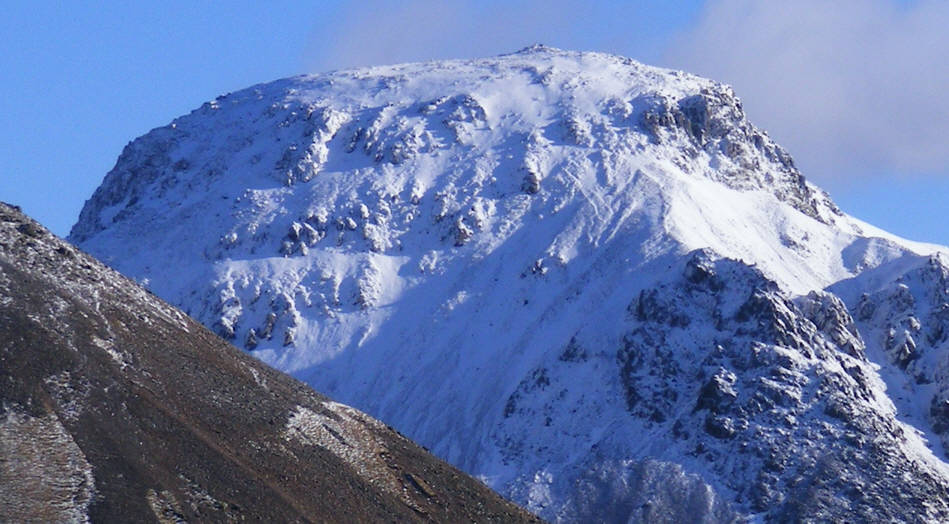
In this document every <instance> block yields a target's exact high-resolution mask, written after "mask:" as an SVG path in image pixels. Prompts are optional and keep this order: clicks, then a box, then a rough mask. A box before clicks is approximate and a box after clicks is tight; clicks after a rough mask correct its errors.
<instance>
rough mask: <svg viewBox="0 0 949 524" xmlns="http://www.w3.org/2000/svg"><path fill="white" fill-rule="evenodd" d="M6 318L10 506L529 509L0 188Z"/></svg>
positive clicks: (261, 513)
mask: <svg viewBox="0 0 949 524" xmlns="http://www.w3.org/2000/svg"><path fill="white" fill-rule="evenodd" d="M0 334H2V336H0V362H2V365H0V402H2V404H0V406H2V408H0V520H3V521H8V522H23V521H46V522H56V521H58V522H62V521H78V522H82V521H89V520H92V521H111V522H115V521H125V522H149V521H160V522H182V521H191V522H195V521H204V522H207V521H239V520H250V521H282V522H291V521H325V520H332V521H352V522H367V521H396V520H397V521H428V520H433V519H434V520H437V521H482V520H485V521H498V522H508V521H530V520H533V518H532V517H531V516H530V515H528V514H527V513H525V512H524V511H522V510H520V509H519V508H517V507H515V506H514V505H512V504H510V503H508V502H506V501H504V500H503V499H501V498H500V497H499V496H497V495H496V494H494V493H493V492H491V491H490V490H489V489H488V488H486V487H485V486H484V485H482V484H481V483H479V482H478V481H476V480H474V479H471V478H470V477H467V476H466V475H464V474H463V473H461V472H459V471H458V470H456V469H454V468H452V467H450V466H448V465H447V464H445V463H444V462H442V461H440V460H438V459H436V458H434V457H432V456H431V455H430V454H428V453H427V452H425V451H424V450H422V449H421V448H419V447H418V446H416V445H414V444H413V443H412V442H410V441H408V440H407V439H405V438H404V437H402V436H401V435H399V434H398V433H396V432H395V431H393V430H392V429H391V428H388V427H387V426H385V425H384V424H382V423H380V422H378V421H376V420H374V419H372V418H370V417H368V416H367V415H365V414H363V413H361V412H359V411H356V410H354V409H352V408H349V407H347V406H344V405H342V404H338V403H335V402H333V401H331V400H329V399H327V398H326V397H324V396H322V395H320V394H318V393H315V392H313V391H312V390H311V389H310V388H308V387H307V386H305V385H303V384H301V383H299V382H297V381H295V380H293V379H291V378H289V377H288V376H286V375H283V374H281V373H279V372H277V371H275V370H273V369H271V368H269V367H267V366H265V365H262V364H261V363H260V362H259V361H257V360H256V359H254V358H252V357H249V356H247V355H245V354H243V353H242V352H240V351H239V350H237V349H235V348H233V347H231V346H229V345H228V344H227V343H225V342H224V341H222V340H221V339H219V338H218V337H216V336H215V335H213V334H212V333H210V332H209V331H207V330H206V329H205V328H203V327H202V326H200V325H199V324H197V323H195V322H194V321H192V320H191V319H189V318H188V317H187V316H185V315H184V314H183V313H181V312H180V311H178V310H176V309H175V308H173V307H171V306H169V305H168V304H166V303H164V302H162V301H161V300H159V299H157V298H156V297H154V296H153V295H151V294H149V293H148V292H146V291H145V290H143V289H142V288H140V287H139V286H137V285H136V284H135V283H134V282H132V281H130V280H128V279H126V278H124V277H122V276H120V275H118V274H117V273H115V272H114V271H112V270H110V269H107V268H106V267H104V266H103V265H101V264H100V263H99V262H97V261H96V260H94V259H93V258H91V257H89V256H88V255H86V254H84V253H82V252H80V251H79V250H78V249H76V248H74V247H73V246H71V245H69V244H67V243H66V242H64V241H62V240H59V239H58V238H55V237H54V236H53V235H52V234H50V233H49V232H48V231H46V230H45V229H44V228H43V227H41V226H40V225H38V224H36V223H35V222H33V221H32V220H30V219H29V218H27V217H26V216H24V215H23V214H22V213H20V212H19V210H18V209H16V208H14V207H11V206H8V205H5V204H2V205H0Z"/></svg>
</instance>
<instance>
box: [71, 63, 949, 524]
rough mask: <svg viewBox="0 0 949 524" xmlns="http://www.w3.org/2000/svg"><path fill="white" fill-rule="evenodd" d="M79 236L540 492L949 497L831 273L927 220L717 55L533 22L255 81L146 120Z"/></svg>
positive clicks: (674, 505) (200, 313)
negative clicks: (838, 196)
mask: <svg viewBox="0 0 949 524" xmlns="http://www.w3.org/2000/svg"><path fill="white" fill-rule="evenodd" d="M71 238H72V239H74V240H75V241H77V242H79V243H80V245H82V246H83V247H84V248H85V249H87V250H89V251H90V252H92V253H95V254H96V255H98V256H100V257H102V258H103V259H105V260H107V261H108V263H110V264H112V265H113V266H115V267H116V268H117V269H119V270H120V271H122V272H124V273H126V274H128V275H131V276H133V277H134V278H136V279H138V280H139V281H141V282H142V283H144V284H145V285H147V286H149V287H150V289H152V290H153V291H154V292H155V293H157V294H159V295H160V296H162V297H165V298H166V299H167V300H169V301H171V302H172V303H174V304H177V305H179V306H181V307H182V308H184V309H185V310H186V311H188V312H189V314H191V315H193V316H194V317H195V318H197V319H199V320H200V321H201V322H202V323H204V324H205V325H207V326H209V327H211V328H212V329H214V330H215V331H216V332H217V333H219V334H221V335H222V336H224V337H227V338H230V339H232V340H234V341H235V343H236V344H238V345H243V347H244V348H245V349H247V350H248V351H250V352H252V354H254V355H255V356H257V357H259V358H261V359H263V360H265V361H266V362H269V363H271V364H273V365H275V366H277V367H278V368H280V369H283V370H285V371H288V372H290V373H292V374H294V375H295V376H296V377H298V378H301V379H303V380H305V381H306V382H308V383H309V384H311V385H314V386H315V387H317V388H318V389H321V390H325V391H327V392H328V393H330V394H332V395H335V396H337V397H338V398H340V399H341V400H343V401H345V402H348V403H352V404H353V405H355V406H358V407H359V408H360V409H364V410H366V411H367V412H369V413H371V414H373V415H374V416H377V417H379V418H380V419H382V420H385V421H386V422H387V423H389V424H392V425H393V426H395V427H396V428H398V429H399V430H400V431H404V432H405V433H406V434H408V435H410V436H411V437H412V438H415V439H416V440H418V441H419V442H422V443H424V445H426V446H428V447H429V448H431V449H432V450H433V451H434V452H435V453H436V454H438V455H439V456H441V457H444V458H446V459H447V460H449V461H450V462H452V463H453V464H455V465H457V466H459V467H461V468H462V469H464V470H466V471H468V472H470V473H473V474H476V475H478V476H480V477H482V478H483V479H485V480H486V481H487V482H488V483H489V484H490V485H492V486H494V487H496V488H498V489H500V490H501V491H502V492H503V493H505V494H508V495H510V496H511V497H513V498H514V499H515V500H517V501H519V502H522V503H525V504H527V505H528V506H529V507H530V508H531V509H533V510H535V511H538V512H540V514H541V515H542V516H545V517H549V518H552V519H564V520H588V519H590V518H595V517H596V518H606V519H616V520H625V519H626V517H633V518H641V519H647V520H649V519H652V518H654V517H656V515H658V514H669V515H671V513H670V512H672V511H674V510H678V511H687V513H684V514H682V515H683V518H685V517H688V519H689V520H693V519H695V518H697V516H698V515H704V517H703V518H706V519H707V520H710V521H716V520H727V519H728V518H730V516H731V515H733V514H735V513H739V514H744V515H752V514H762V513H763V514H766V515H769V516H772V517H776V518H777V517H788V516H798V517H804V516H811V517H815V518H833V517H839V516H841V515H843V514H845V513H848V512H861V513H864V514H867V515H869V514H880V515H892V516H894V517H903V518H912V517H918V518H923V519H926V518H938V517H945V515H946V511H949V510H947V506H946V504H947V503H946V502H945V497H943V496H941V495H940V494H941V493H943V492H944V489H945V486H946V478H947V477H946V473H945V465H944V464H943V463H942V462H941V461H940V460H939V459H938V458H937V457H936V456H934V455H933V453H932V450H930V449H929V448H927V445H928V443H927V442H925V441H924V440H923V439H921V438H920V437H919V435H918V434H917V433H916V432H915V431H914V430H912V428H909V427H907V426H904V425H903V423H902V422H900V421H899V419H898V412H897V411H896V409H894V406H893V404H892V403H891V401H890V400H889V399H888V397H887V394H886V392H885V388H884V382H883V381H881V380H880V379H879V374H878V373H877V371H876V369H875V366H874V363H872V362H870V361H868V360H867V358H866V356H865V355H864V351H863V347H864V341H863V339H862V337H861V335H860V332H859V330H858V329H857V328H856V327H854V325H853V321H852V319H851V317H850V314H849V312H848V310H847V308H846V307H844V306H843V305H842V304H841V303H840V302H839V300H838V299H836V298H834V297H833V296H832V295H830V294H827V293H824V292H822V291H821V290H822V289H824V288H825V287H827V286H829V285H831V284H833V283H835V282H839V281H841V280H843V279H848V278H852V277H854V276H856V275H859V274H860V273H861V272H863V271H865V270H867V269H870V268H874V267H877V266H881V265H886V264H888V263H891V262H892V261H895V260H899V259H901V258H902V257H906V256H910V255H912V254H913V253H914V252H916V253H928V252H931V251H933V250H935V249H936V248H933V247H929V246H921V245H915V244H911V243H908V242H905V241H902V240H900V239H897V238H895V237H893V236H891V235H888V234H887V233H885V232H882V231H879V230H877V229H875V228H873V227H872V226H868V225H866V224H863V223H861V222H860V221H858V220H855V219H853V218H851V217H848V216H846V215H844V214H842V213H841V212H840V210H839V209H837V207H836V206H835V205H834V204H833V202H831V201H830V199H829V198H828V197H827V195H826V194H825V193H824V192H822V191H821V190H820V189H818V188H816V187H815V186H813V185H812V184H810V183H809V182H807V181H806V180H805V179H804V178H803V176H802V175H801V174H800V173H799V172H798V170H797V169H796V168H795V167H794V164H793V161H792V160H791V158H790V156H789V155H788V154H787V153H786V152H785V151H784V150H783V149H781V148H780V147H779V146H778V145H776V144H775V143H774V142H773V141H771V140H770V139H769V138H768V137H767V135H766V134H765V133H764V132H762V131H760V130H759V129H757V128H756V127H754V126H753V125H752V124H751V123H749V122H748V121H747V119H746V118H745V116H744V113H743V112H742V108H741V103H740V101H739V100H738V98H737V97H736V96H735V95H734V93H732V91H731V89H730V88H728V87H727V86H723V85H720V84H716V83H714V82H712V81H709V80H705V79H701V78H697V77H694V76H691V75H688V74H684V73H681V72H674V71H667V70H661V69H657V68H651V67H647V66H644V65H642V64H638V63H636V62H634V61H631V60H628V59H624V58H620V57H615V56H609V55H602V54H595V53H572V52H566V51H560V50H555V49H550V48H544V47H533V48H529V49H525V50H523V51H521V52H519V53H515V54H512V55H506V56H502V57H497V58H492V59H484V60H472V61H449V62H432V63H424V64H407V65H400V66H391V67H379V68H370V69H360V70H354V71H341V72H334V73H328V74H324V75H314V76H304V77H298V78H291V79H286V80H280V81H277V82H273V83H270V84H263V85H259V86H255V87H252V88H249V89H247V90H244V91H240V92H237V93H233V94H230V95H227V96H223V97H220V98H218V99H216V100H214V101H213V102H210V103H208V104H206V105H205V106H203V107H202V108H200V109H198V110H196V111H195V112H193V113H192V114H190V115H187V116H184V117H181V118H178V119H176V120H175V121H173V122H172V123H171V124H170V125H169V126H167V127H164V128H160V129H156V130H153V131H152V132H150V133H149V134H147V135H145V136H144V137H142V138H139V139H137V140H135V141H133V142H132V143H130V144H129V145H128V146H127V147H126V149H125V151H123V153H122V155H121V157H120V158H119V160H118V162H117V164H116V166H115V168H114V169H113V170H112V171H111V172H110V173H109V174H108V175H107V176H106V178H105V180H104V181H103V184H102V186H100V187H99V189H97V190H96V192H95V194H94V195H93V197H92V198H91V199H90V200H89V201H88V202H87V204H86V206H85V207H84V209H83V211H82V214H81V216H80V219H79V222H78V223H77V224H76V226H75V227H74V229H73V231H72V236H71ZM706 274H707V276H705V277H703V276H702V275H706ZM703 286H704V287H703ZM812 291H814V292H818V293H816V294H814V295H809V293H810V292H812ZM884 365H888V364H886V363H884ZM683 428H685V429H683ZM803 479H812V480H813V481H814V482H818V481H820V482H824V484H820V483H819V482H818V484H819V487H817V488H815V489H814V490H810V489H809V488H807V487H806V486H807V482H806V481H805V480H803ZM841 482H845V483H847V485H848V486H851V487H852V486H859V488H853V489H849V488H848V489H842V488H841V486H840V483H841ZM683 508H687V509H683ZM670 518H674V515H673V517H670Z"/></svg>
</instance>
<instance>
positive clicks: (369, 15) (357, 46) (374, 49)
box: [305, 0, 586, 71]
mask: <svg viewBox="0 0 949 524" xmlns="http://www.w3.org/2000/svg"><path fill="white" fill-rule="evenodd" d="M585 10H586V9H585V8H583V7H582V4H580V7H578V5H576V4H574V3H572V2H569V1H566V0H555V1H546V2H545V1H540V0H520V1H509V2H502V1H495V0H492V1H474V0H464V1H451V2H447V1H439V0H405V1H401V2H391V1H385V0H363V1H361V2H359V3H353V4H350V5H347V7H346V9H345V10H344V11H342V12H341V13H340V15H339V19H338V20H337V21H336V25H335V26H334V27H332V28H330V30H328V31H326V32H323V33H320V34H316V35H314V39H313V40H312V41H311V42H310V45H309V52H308V53H307V55H308V56H307V57H306V59H305V61H306V62H307V63H306V64H305V65H306V66H307V68H308V69H310V70H313V71H322V70H327V69H340V68H347V67H358V66H367V65H380V64H393V63H400V62H410V61H412V62H414V61H423V60H431V59H443V58H472V57H484V56H493V55H497V54H501V53H510V52H514V51H517V50H518V49H521V48H523V47H526V46H528V45H530V44H533V43H545V44H548V45H558V44H557V43H556V42H554V40H561V39H562V37H563V36H564V35H570V34H571V33H572V32H573V29H572V24H573V22H575V21H576V19H577V18H576V17H577V16H578V15H582V14H583V11H585Z"/></svg>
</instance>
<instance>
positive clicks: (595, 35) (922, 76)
mask: <svg viewBox="0 0 949 524" xmlns="http://www.w3.org/2000/svg"><path fill="white" fill-rule="evenodd" d="M7 4H12V5H5V9H4V16H3V18H2V19H0V43H2V45H3V49H4V52H3V53H0V71H2V72H3V73H2V75H3V76H2V81H0V115H2V118H3V122H2V123H3V125H2V127H0V144H2V147H0V162H2V170H0V200H4V201H7V202H11V203H14V204H18V205H21V206H22V207H23V208H24V210H25V211H27V212H28V213H30V214H32V215H33V216H34V217H36V218H37V219H39V220H40V221H42V222H43V223H45V224H46V225H47V226H49V227H50V228H51V229H52V230H53V231H54V232H55V233H57V234H60V235H65V234H66V233H67V232H68V229H69V227H70V226H71V225H72V224H73V223H74V222H75V219H76V217H77V216H78V213H79V210H80V209H81V207H82V204H83V202H84V200H85V199H86V198H88V197H89V196H90V195H91V194H92V192H93V191H94V190H95V188H96V187H97V186H98V184H99V183H100V182H101V180H102V177H103V176H104V175H105V173H106V172H107V171H108V170H109V169H110V168H111V167H112V165H113V164H114V162H115V159H116V158H117V157H118V154H119V153H120V152H121V150H122V147H123V146H124V145H125V144H126V143H127V142H128V141H130V140H132V139H133V138H135V137H137V136H139V135H141V134H144V133H145V132H147V131H148V130H149V129H151V128H154V127H158V126H162V125H165V124H167V123H168V122H169V121H171V120H172V119H173V118H174V117H176V116H179V115H181V114H184V113H187V112H189V111H190V110H192V109H194V108H195V107H197V106H199V105H200V104H201V103H203V102H205V101H207V100H211V99H213V98H214V97H216V96H217V95H219V94H223V93H226V92H229V91H233V90H237V89H240V88H243V87H247V86H249V85H252V84H255V83H259V82H266V81H269V80H274V79H276V78H280V77H284V76H289V75H293V74H297V73H306V72H319V71H325V70H330V69H338V68H345V67H353V66H360V65H372V64H380V63H393V62H404V61H415V60H427V59H437V58H458V57H478V56H490V55H495V54H500V53H505V52H511V51H514V50H517V49H519V48H522V47H524V46H526V45H529V44H531V43H536V42H540V43H544V44H548V45H553V46H556V47H562V48H569V49H578V50H596V51H606V52H612V53H617V54H622V55H625V56H630V57H632V58H635V59H638V60H640V61H643V62H646V63H651V64H654V65H662V66H667V67H675V68H680V69H686V70H689V71H692V72H695V73H699V74H702V75H704V76H709V77H711V78H715V79H717V80H721V81H725V82H727V83H730V84H732V85H733V86H734V87H735V89H736V91H737V93H738V94H739V96H741V97H742V99H743V101H744V103H745V104H744V105H745V108H746V110H747V112H748V113H749V117H750V118H751V119H752V121H754V122H755V123H756V124H758V125H759V126H760V127H763V128H765V129H767V130H768V131H769V133H770V134H771V135H772V136H773V137H774V138H776V139H777V140H778V142H780V143H781V144H783V145H785V146H786V147H787V148H788V149H789V150H790V152H791V154H792V155H793V156H794V158H795V160H796V161H797V163H798V165H799V166H800V167H801V168H802V171H803V172H804V174H805V175H806V176H808V178H810V179H811V180H813V181H815V182H817V183H818V184H820V185H821V186H822V187H824V188H825V189H827V190H828V191H829V192H830V193H831V196H832V197H833V198H834V199H835V200H836V201H837V202H838V204H839V205H840V206H841V207H843V208H844V210H846V211H848V212H850V213H852V214H854V215H855V216H857V217H859V218H862V219H864V220H867V221H869V222H871V223H874V224H876V225H878V226H881V227H883V228H885V229H889V230H891V231H893V232H895V233H898V234H901V235H903V236H906V237H908V238H911V239H914V240H924V241H930V242H937V243H941V244H949V220H946V219H945V218H944V216H943V213H944V212H943V206H944V203H945V202H947V200H949V147H946V144H947V139H946V137H947V136H949V97H945V96H944V92H945V91H946V90H947V89H946V88H947V87H949V65H947V63H946V60H945V57H946V56H949V37H947V36H945V34H944V33H945V30H944V28H945V27H947V26H949V3H947V2H941V1H937V0H920V1H906V0H838V1H835V2H826V1H820V0H796V1H795V2H793V3H787V2H756V1H753V0H709V1H698V0H694V1H687V0H680V1H665V2H660V1H640V2H616V3H610V2H597V3H591V2H568V1H563V0H547V1H536V0H532V1H507V2H499V1H478V2H476V1H456V2H439V1H435V0H415V1H403V2H382V1H377V0H363V1H360V2H340V1H336V2H333V1H323V2H302V1H297V2H289V1H271V2H256V1H255V2H236V1H235V2H227V3H224V2H215V3H211V2H194V1H190V2H176V1H166V2H160V3H145V2H131V3H125V2H122V3H119V2H114V3H113V5H105V4H107V3H92V2H89V3H79V2H76V3H73V4H72V5H71V6H69V7H63V6H62V4H61V3H53V2H42V1H38V2H8V3H7Z"/></svg>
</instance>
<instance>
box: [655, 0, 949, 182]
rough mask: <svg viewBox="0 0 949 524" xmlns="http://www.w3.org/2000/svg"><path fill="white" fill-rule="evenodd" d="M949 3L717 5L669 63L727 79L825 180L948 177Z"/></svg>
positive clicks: (850, 0) (859, 0)
mask: <svg viewBox="0 0 949 524" xmlns="http://www.w3.org/2000/svg"><path fill="white" fill-rule="evenodd" d="M947 28H949V2H943V1H935V0H932V1H919V2H897V1H895V0H836V1H822V0H794V1H793V2H770V1H769V2H760V1H755V0H713V1H712V2H710V3H709V4H708V5H707V6H706V9H705V11H704V13H703V15H702V16H701V18H700V20H699V22H698V24H697V26H696V27H695V28H693V29H692V30H690V31H688V32H687V33H685V34H683V35H682V36H681V38H680V39H679V40H678V41H677V43H676V44H675V45H674V46H673V47H672V49H671V50H670V51H669V53H668V55H667V60H666V61H667V63H668V64H670V65H672V66H674V67H677V68H681V69H685V70H689V71H692V72H695V73H698V74H702V75H704V76H708V77H711V78H715V79H717V80H721V81H724V82H727V83H729V84H731V85H733V86H734V87H735V90H736V92H737V93H738V94H739V95H740V96H741V97H742V99H743V101H744V105H745V108H746V110H747V112H748V114H749V117H750V118H751V119H752V121H754V122H756V123H758V125H760V126H762V127H764V128H765V129H768V130H769V132H770V133H771V135H772V136H774V137H775V139H776V140H778V142H779V143H781V144H783V145H785V146H786V147H787V148H788V149H789V150H790V152H791V153H792V155H794V157H795V159H796V160H797V161H798V164H800V165H801V166H802V170H803V171H804V172H805V174H808V175H810V176H812V177H814V178H816V179H817V180H819V181H823V182H825V183H826V182H832V181H834V180H839V179H840V178H841V177H853V176H860V175H865V174H869V173H887V172H890V173H899V172H903V173H913V174H918V173H947V172H949V140H947V137H949V93H947V92H946V91H947V89H949V60H947V59H949V30H947Z"/></svg>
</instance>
